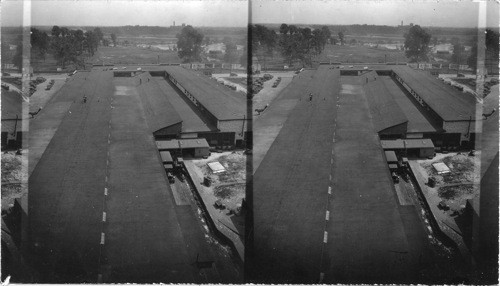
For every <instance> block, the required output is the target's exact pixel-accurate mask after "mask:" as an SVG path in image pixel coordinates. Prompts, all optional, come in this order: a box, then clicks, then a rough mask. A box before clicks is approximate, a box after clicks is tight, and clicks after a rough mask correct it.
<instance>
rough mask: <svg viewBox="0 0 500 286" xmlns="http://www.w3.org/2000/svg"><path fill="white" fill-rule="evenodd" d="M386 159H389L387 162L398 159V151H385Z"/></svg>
mask: <svg viewBox="0 0 500 286" xmlns="http://www.w3.org/2000/svg"><path fill="white" fill-rule="evenodd" d="M385 159H386V160H387V163H392V162H397V161H398V157H396V153H395V152H394V151H385Z"/></svg>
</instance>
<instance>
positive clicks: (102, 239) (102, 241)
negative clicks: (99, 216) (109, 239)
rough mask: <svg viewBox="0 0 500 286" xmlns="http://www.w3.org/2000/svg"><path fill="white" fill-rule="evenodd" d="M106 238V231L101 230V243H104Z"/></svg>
mask: <svg viewBox="0 0 500 286" xmlns="http://www.w3.org/2000/svg"><path fill="white" fill-rule="evenodd" d="M105 239H106V238H105V235H104V232H101V244H104V241H105Z"/></svg>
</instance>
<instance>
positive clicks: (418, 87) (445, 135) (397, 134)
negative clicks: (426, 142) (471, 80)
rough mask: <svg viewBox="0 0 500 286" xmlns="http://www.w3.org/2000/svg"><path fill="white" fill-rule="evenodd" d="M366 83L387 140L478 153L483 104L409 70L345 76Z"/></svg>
mask: <svg viewBox="0 0 500 286" xmlns="http://www.w3.org/2000/svg"><path fill="white" fill-rule="evenodd" d="M353 72H354V73H357V74H358V75H360V76H361V77H362V78H363V81H364V82H363V83H364V88H365V91H366V93H367V95H368V100H369V103H370V112H371V114H372V116H373V119H374V124H375V128H376V129H377V132H378V134H379V136H380V137H381V138H383V139H391V138H392V139H394V138H428V139H432V141H433V143H434V145H435V146H436V148H438V150H439V149H441V148H443V149H452V150H455V149H458V148H474V142H475V136H476V131H475V130H474V126H475V121H476V118H475V117H476V106H477V104H478V103H477V101H476V98H475V96H474V95H472V94H470V93H465V92H461V91H459V90H457V89H456V88H454V87H452V86H449V85H447V84H445V83H444V82H441V81H440V80H439V79H437V78H435V77H433V76H431V75H430V74H428V73H426V72H424V71H419V70H414V69H411V68H410V67H408V66H383V65H380V66H374V67H367V69H360V67H358V68H357V69H356V68H355V69H354V70H345V71H342V73H343V74H352V73H353Z"/></svg>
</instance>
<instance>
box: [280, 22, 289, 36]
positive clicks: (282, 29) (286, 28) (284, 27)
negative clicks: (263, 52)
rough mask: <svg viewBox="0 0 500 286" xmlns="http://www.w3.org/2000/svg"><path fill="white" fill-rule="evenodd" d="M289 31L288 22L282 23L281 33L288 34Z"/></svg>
mask: <svg viewBox="0 0 500 286" xmlns="http://www.w3.org/2000/svg"><path fill="white" fill-rule="evenodd" d="M288 31H289V28H288V25H287V24H284V23H283V24H281V26H280V34H283V35H284V34H287V33H288Z"/></svg>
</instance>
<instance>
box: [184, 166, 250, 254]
mask: <svg viewBox="0 0 500 286" xmlns="http://www.w3.org/2000/svg"><path fill="white" fill-rule="evenodd" d="M184 165H185V166H186V170H187V171H188V173H189V176H191V179H192V180H193V183H194V186H195V188H196V191H197V192H198V194H200V197H201V198H202V200H203V204H204V205H205V208H206V209H207V211H208V214H209V215H210V218H211V219H212V221H213V223H214V225H215V227H216V228H217V230H218V231H220V232H221V233H222V234H223V235H224V236H226V237H227V238H229V239H230V240H231V241H232V242H233V244H234V246H235V248H236V251H237V253H238V255H239V257H240V258H241V260H242V261H244V259H245V256H244V253H245V245H244V235H245V234H244V233H240V232H239V231H238V229H237V228H236V226H235V225H234V223H233V221H232V220H231V217H230V216H228V215H227V214H226V212H227V210H218V209H216V208H215V207H214V203H215V201H216V200H217V199H216V198H215V197H214V196H212V195H210V194H209V191H208V189H207V188H205V187H204V186H203V185H202V183H203V174H202V173H201V172H200V171H199V170H198V169H197V168H196V166H195V165H194V163H193V162H192V161H189V160H186V161H184Z"/></svg>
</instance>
